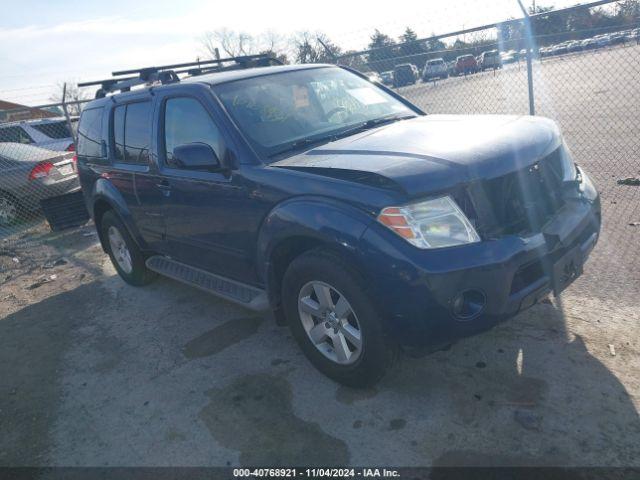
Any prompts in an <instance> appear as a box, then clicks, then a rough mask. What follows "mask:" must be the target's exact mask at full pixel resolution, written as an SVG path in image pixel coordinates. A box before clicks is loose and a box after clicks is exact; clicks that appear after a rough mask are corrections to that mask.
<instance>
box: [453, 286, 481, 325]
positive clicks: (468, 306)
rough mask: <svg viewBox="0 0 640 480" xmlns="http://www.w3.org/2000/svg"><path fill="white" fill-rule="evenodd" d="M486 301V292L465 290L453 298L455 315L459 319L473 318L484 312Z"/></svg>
mask: <svg viewBox="0 0 640 480" xmlns="http://www.w3.org/2000/svg"><path fill="white" fill-rule="evenodd" d="M486 303H487V302H486V298H485V296H484V293H482V292H481V291H480V290H465V291H463V292H460V293H458V295H456V296H455V298H454V299H453V302H452V310H453V316H454V317H456V318H457V319H458V320H471V319H473V318H475V317H477V316H478V315H480V313H482V310H483V309H484V306H485V304H486Z"/></svg>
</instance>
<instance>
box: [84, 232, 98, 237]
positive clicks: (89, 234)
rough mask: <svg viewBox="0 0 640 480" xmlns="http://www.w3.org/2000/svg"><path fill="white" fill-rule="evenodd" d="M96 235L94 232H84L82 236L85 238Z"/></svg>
mask: <svg viewBox="0 0 640 480" xmlns="http://www.w3.org/2000/svg"><path fill="white" fill-rule="evenodd" d="M95 234H96V232H94V231H86V232H82V236H83V237H93V236H94V235H95Z"/></svg>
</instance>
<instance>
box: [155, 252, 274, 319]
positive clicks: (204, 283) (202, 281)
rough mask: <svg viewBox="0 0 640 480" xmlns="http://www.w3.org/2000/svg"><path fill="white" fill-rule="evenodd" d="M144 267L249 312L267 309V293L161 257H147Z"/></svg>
mask: <svg viewBox="0 0 640 480" xmlns="http://www.w3.org/2000/svg"><path fill="white" fill-rule="evenodd" d="M146 265H147V268H148V269H149V270H153V271H154V272H157V273H159V274H160V275H164V276H165V277H169V278H173V279H174V280H177V281H179V282H183V283H186V284H188V285H192V286H194V287H196V288H199V289H201V290H204V291H205V292H209V293H213V294H214V295H217V296H219V297H222V298H224V299H225V300H229V301H231V302H234V303H237V304H239V305H242V306H243V307H246V308H249V309H251V310H255V311H260V312H262V311H265V310H268V309H269V300H268V298H267V292H265V291H264V290H261V289H259V288H256V287H252V286H250V285H246V284H244V283H240V282H236V281H235V280H230V279H228V278H224V277H221V276H219V275H215V274H213V273H209V272H206V271H204V270H201V269H199V268H195V267H191V266H189V265H185V264H184V263H180V262H176V261H175V260H171V259H170V258H167V257H163V256H161V255H154V256H153V257H149V258H148V259H147V261H146Z"/></svg>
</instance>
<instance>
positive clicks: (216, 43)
mask: <svg viewBox="0 0 640 480" xmlns="http://www.w3.org/2000/svg"><path fill="white" fill-rule="evenodd" d="M200 43H201V44H202V46H203V48H204V49H205V51H206V52H207V55H209V56H210V57H211V58H215V56H216V48H220V49H222V51H223V52H224V53H225V54H227V55H228V56H230V57H237V56H241V55H252V54H255V53H257V52H258V49H259V48H258V42H256V39H255V38H254V37H253V36H252V35H249V34H248V33H245V32H236V31H235V30H230V29H228V28H219V29H217V30H213V31H211V32H205V34H204V35H203V37H202V38H201V40H200Z"/></svg>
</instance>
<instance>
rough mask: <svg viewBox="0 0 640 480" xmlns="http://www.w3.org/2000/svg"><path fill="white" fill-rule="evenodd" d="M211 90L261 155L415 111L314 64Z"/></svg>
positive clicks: (371, 87)
mask: <svg viewBox="0 0 640 480" xmlns="http://www.w3.org/2000/svg"><path fill="white" fill-rule="evenodd" d="M215 91H216V93H217V94H218V96H219V97H220V100H221V101H222V103H223V104H224V106H225V108H226V109H227V111H228V112H229V114H230V115H231V117H232V118H233V119H234V120H235V122H236V123H237V124H238V126H239V127H240V129H241V130H242V131H243V132H244V133H245V135H247V137H249V140H250V141H251V142H252V144H253V145H254V147H255V148H256V150H258V152H259V153H261V154H262V155H263V156H265V157H271V156H274V155H277V154H279V153H283V152H286V151H289V150H291V149H292V148H295V146H296V145H299V144H300V142H304V141H305V140H309V141H311V140H314V141H315V140H318V141H320V140H322V139H327V141H329V140H331V138H332V136H334V135H339V134H340V133H341V132H347V131H349V130H351V129H353V128H354V127H356V126H358V125H364V124H365V123H366V122H371V121H373V120H377V119H383V118H388V117H389V118H395V117H397V118H402V117H406V116H408V115H415V112H413V111H412V110H410V109H409V108H408V107H406V106H405V105H404V104H403V103H402V102H400V101H399V100H396V99H395V98H394V97H392V96H391V95H389V94H387V93H386V92H385V91H384V90H382V89H380V88H378V87H376V86H375V85H373V84H372V83H370V82H368V81H367V80H364V79H363V78H360V77H359V76H357V75H354V74H353V73H351V72H349V71H346V70H343V69H341V68H332V67H326V68H313V69H306V70H296V71H289V72H282V73H277V74H273V75H264V76H259V77H253V78H247V79H243V80H237V81H234V82H229V83H224V84H220V85H217V86H216V87H215Z"/></svg>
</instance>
